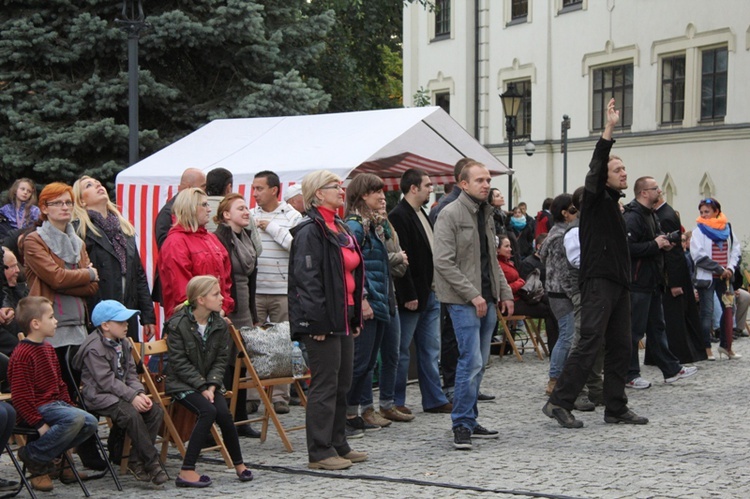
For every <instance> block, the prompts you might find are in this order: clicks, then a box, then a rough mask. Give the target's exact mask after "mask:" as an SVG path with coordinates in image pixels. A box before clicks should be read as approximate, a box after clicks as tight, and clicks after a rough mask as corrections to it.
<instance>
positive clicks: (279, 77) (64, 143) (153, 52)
mask: <svg viewBox="0 0 750 499" xmlns="http://www.w3.org/2000/svg"><path fill="white" fill-rule="evenodd" d="M143 3H144V4H145V5H144V9H145V11H146V19H147V21H148V22H149V23H150V25H151V26H150V28H149V29H148V30H147V31H144V32H143V33H142V35H141V38H140V48H139V53H140V68H141V71H140V147H141V151H140V156H141V157H145V156H146V155H148V154H151V153H153V152H155V151H156V150H158V149H160V148H162V147H164V146H166V145H167V144H169V143H171V142H173V141H175V140H177V139H179V138H180V137H182V136H184V135H186V134H188V133H190V132H192V131H193V130H195V129H196V128H198V127H200V126H202V125H204V124H205V123H207V122H208V121H210V120H212V119H216V118H234V117H254V116H278V115H295V114H311V113H319V112H323V111H325V110H327V108H328V106H329V103H330V95H329V94H328V93H327V92H326V91H325V90H324V87H323V85H322V84H321V82H320V81H318V79H316V78H314V71H315V70H318V69H319V66H318V60H319V58H320V57H321V56H322V55H324V53H326V41H327V40H328V37H329V32H330V30H331V28H332V27H333V25H334V22H335V16H334V13H333V11H331V10H327V9H318V8H315V9H313V8H312V4H310V3H308V2H306V1H305V0H162V1H159V2H143ZM121 9H122V1H121V0H106V1H105V0H0V185H5V186H7V185H8V184H10V182H12V181H13V180H14V179H15V178H17V177H19V176H29V177H32V178H33V179H35V180H37V181H39V182H41V183H46V182H49V181H52V180H62V181H66V182H71V181H73V180H75V179H76V178H77V177H78V176H80V175H81V174H83V173H87V174H89V175H93V176H96V177H98V178H100V179H102V180H105V181H109V182H112V181H113V180H114V176H115V175H116V173H117V172H119V171H120V170H121V169H122V168H123V167H125V166H126V162H127V157H128V151H127V148H128V97H127V95H128V75H127V68H128V61H127V35H126V34H125V33H123V31H121V30H120V28H119V27H118V26H117V25H116V24H115V22H114V20H115V18H117V17H118V16H120V11H121Z"/></svg>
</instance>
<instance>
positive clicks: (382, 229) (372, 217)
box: [352, 210, 391, 244]
mask: <svg viewBox="0 0 750 499" xmlns="http://www.w3.org/2000/svg"><path fill="white" fill-rule="evenodd" d="M352 215H354V216H355V217H359V218H360V219H362V227H363V228H364V229H365V237H367V234H368V233H369V232H370V231H371V230H372V229H374V232H375V235H376V236H377V237H378V239H380V242H382V243H383V244H385V240H386V239H390V238H391V230H390V227H389V225H388V223H387V222H388V218H386V216H385V214H383V213H381V212H378V211H370V210H368V213H367V215H366V216H365V215H363V214H362V213H360V212H359V211H357V210H352Z"/></svg>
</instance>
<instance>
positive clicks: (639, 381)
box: [625, 376, 651, 390]
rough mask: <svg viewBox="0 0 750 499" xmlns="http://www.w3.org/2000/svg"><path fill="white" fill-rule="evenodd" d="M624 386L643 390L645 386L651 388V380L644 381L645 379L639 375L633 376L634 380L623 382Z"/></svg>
mask: <svg viewBox="0 0 750 499" xmlns="http://www.w3.org/2000/svg"><path fill="white" fill-rule="evenodd" d="M625 388H633V389H634V390H645V389H646V388H651V382H650V381H646V380H645V379H643V378H641V377H640V376H639V377H637V378H635V379H634V380H632V381H628V382H627V383H625Z"/></svg>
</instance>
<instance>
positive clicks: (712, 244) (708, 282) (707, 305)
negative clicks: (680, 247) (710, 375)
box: [690, 198, 741, 359]
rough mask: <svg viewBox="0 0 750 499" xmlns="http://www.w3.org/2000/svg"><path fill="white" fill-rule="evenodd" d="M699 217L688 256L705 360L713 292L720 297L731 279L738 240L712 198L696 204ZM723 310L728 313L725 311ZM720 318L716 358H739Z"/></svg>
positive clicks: (729, 328)
mask: <svg viewBox="0 0 750 499" xmlns="http://www.w3.org/2000/svg"><path fill="white" fill-rule="evenodd" d="M698 211H699V212H700V217H698V219H697V220H696V222H697V223H698V228H697V229H696V230H694V231H693V237H692V238H691V239H690V256H692V258H693V261H694V262H695V287H696V288H697V289H698V297H699V300H700V316H701V329H702V331H703V343H704V346H705V347H706V354H708V357H709V359H711V358H712V357H713V353H712V352H711V317H712V315H713V309H714V298H713V293H716V294H717V295H718V297H719V301H721V297H722V295H723V294H724V292H725V291H726V290H727V284H728V283H729V282H731V279H732V276H733V275H734V272H735V269H736V267H737V265H738V264H739V260H740V254H741V248H740V243H739V241H738V240H737V238H736V237H735V235H734V232H733V231H732V225H731V224H730V223H729V222H728V221H727V217H726V215H724V213H722V211H721V204H719V201H717V200H716V199H715V198H706V199H704V200H702V201H701V202H700V203H699V204H698ZM724 313H731V312H730V311H728V310H727V311H725V312H724ZM723 319H724V318H723V317H722V321H721V324H722V326H721V328H722V334H721V335H720V338H719V342H720V343H719V357H720V358H721V356H722V355H725V356H726V357H727V358H728V359H739V358H740V355H739V354H736V353H734V352H733V351H732V344H731V338H732V326H731V325H725V324H728V323H729V321H725V320H723Z"/></svg>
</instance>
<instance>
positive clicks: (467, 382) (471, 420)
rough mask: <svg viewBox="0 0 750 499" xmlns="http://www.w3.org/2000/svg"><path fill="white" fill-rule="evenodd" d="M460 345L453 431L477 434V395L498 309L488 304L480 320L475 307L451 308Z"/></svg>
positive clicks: (456, 306)
mask: <svg viewBox="0 0 750 499" xmlns="http://www.w3.org/2000/svg"><path fill="white" fill-rule="evenodd" d="M448 312H450V314H451V320H452V321H453V329H454V330H455V331H456V341H457V342H458V352H459V357H458V365H457V366H456V386H455V389H454V391H453V412H452V413H451V419H452V420H453V428H457V427H459V426H465V427H466V428H469V429H470V430H472V431H474V428H475V427H476V425H477V417H478V416H479V410H478V409H477V396H478V395H479V385H480V384H481V383H482V377H483V375H484V366H485V364H487V360H488V359H489V357H490V342H491V341H492V335H493V333H494V331H495V323H496V322H497V309H496V308H495V306H494V305H493V304H492V303H488V304H487V315H485V316H484V317H482V318H481V319H480V318H479V317H477V310H476V308H474V306H473V305H455V304H449V305H448Z"/></svg>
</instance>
